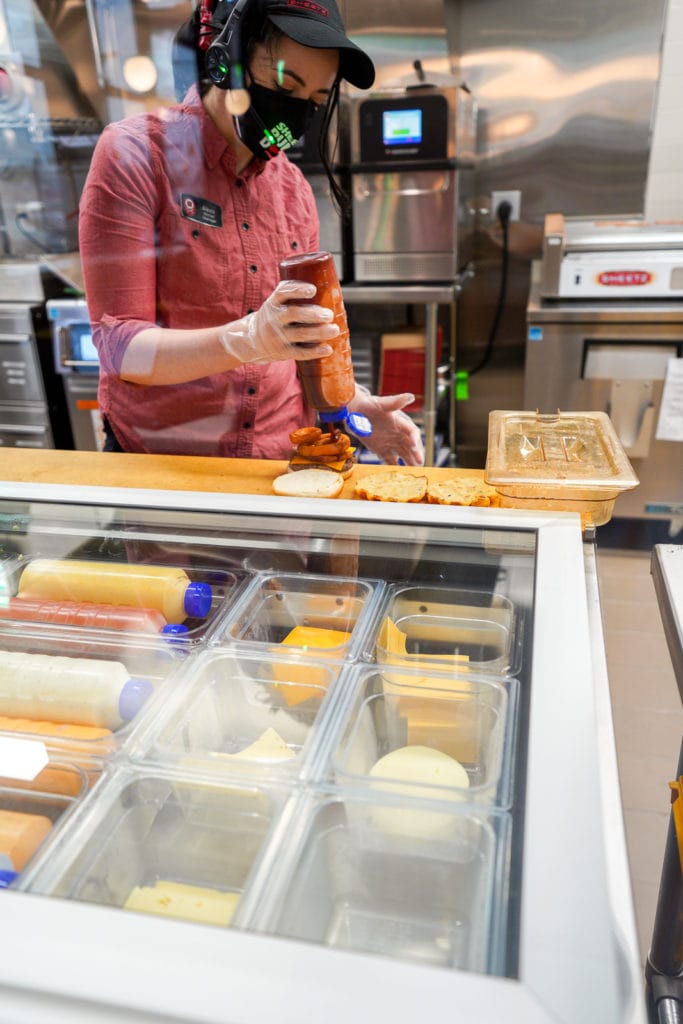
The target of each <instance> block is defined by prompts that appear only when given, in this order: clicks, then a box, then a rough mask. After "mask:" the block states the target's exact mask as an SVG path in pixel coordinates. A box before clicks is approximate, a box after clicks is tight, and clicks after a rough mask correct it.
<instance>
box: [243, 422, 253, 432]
mask: <svg viewBox="0 0 683 1024" xmlns="http://www.w3.org/2000/svg"><path fill="white" fill-rule="evenodd" d="M250 426H251V423H243V424H242V427H243V429H244V430H249V427H250Z"/></svg>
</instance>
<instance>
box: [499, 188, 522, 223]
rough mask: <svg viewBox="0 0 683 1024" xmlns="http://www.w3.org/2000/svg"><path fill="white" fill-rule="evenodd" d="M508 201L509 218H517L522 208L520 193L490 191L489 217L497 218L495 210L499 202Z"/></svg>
mask: <svg viewBox="0 0 683 1024" xmlns="http://www.w3.org/2000/svg"><path fill="white" fill-rule="evenodd" d="M505 202H508V203H509V204H510V206H511V207H512V212H511V213H510V220H519V216H520V213H521V210H522V193H521V192H492V193H491V219H492V220H497V219H498V214H497V212H496V211H497V210H498V207H499V206H500V204H501V203H505Z"/></svg>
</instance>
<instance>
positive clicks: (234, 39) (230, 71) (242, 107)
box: [201, 0, 252, 117]
mask: <svg viewBox="0 0 683 1024" xmlns="http://www.w3.org/2000/svg"><path fill="white" fill-rule="evenodd" d="M250 3H252V0H218V3H217V5H216V6H217V7H221V5H223V4H225V5H227V7H228V9H229V14H228V17H227V18H226V20H225V24H224V25H223V28H222V29H221V30H220V32H219V33H218V35H217V36H216V38H215V39H214V40H213V41H212V42H211V43H210V44H209V47H208V49H207V51H206V71H207V74H208V76H209V78H210V79H211V81H212V82H213V84H214V85H217V86H218V88H219V89H225V90H226V92H227V97H226V104H227V107H228V110H229V111H230V113H231V114H233V115H235V116H237V117H239V116H240V115H241V114H246V112H247V110H248V109H249V107H250V105H251V98H250V96H249V93H248V91H247V89H246V88H245V84H244V63H243V60H242V31H241V27H240V22H241V20H242V16H243V15H244V12H245V9H246V8H247V7H248V5H249V4H250ZM206 7H207V5H206V2H203V3H202V15H201V18H202V20H204V12H205V11H206Z"/></svg>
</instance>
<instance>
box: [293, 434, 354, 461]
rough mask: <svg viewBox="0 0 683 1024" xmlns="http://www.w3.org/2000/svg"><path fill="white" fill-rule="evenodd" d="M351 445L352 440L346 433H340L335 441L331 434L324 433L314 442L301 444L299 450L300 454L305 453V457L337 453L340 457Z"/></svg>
mask: <svg viewBox="0 0 683 1024" xmlns="http://www.w3.org/2000/svg"><path fill="white" fill-rule="evenodd" d="M350 446H351V442H350V441H349V439H348V437H347V436H346V434H339V435H338V437H337V439H336V440H334V441H333V440H332V435H331V434H323V436H322V437H321V438H320V440H319V441H316V442H314V443H313V444H300V445H299V446H298V451H299V455H303V456H304V458H305V459H310V458H315V457H316V456H318V455H335V456H336V457H337V458H339V457H340V456H341V455H343V454H344V452H346V451H348V449H349V447H350Z"/></svg>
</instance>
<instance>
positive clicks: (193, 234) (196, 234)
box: [192, 228, 199, 238]
mask: <svg viewBox="0 0 683 1024" xmlns="http://www.w3.org/2000/svg"><path fill="white" fill-rule="evenodd" d="M192 237H193V238H199V232H198V231H197V229H196V228H195V229H194V231H193V232H192Z"/></svg>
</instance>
